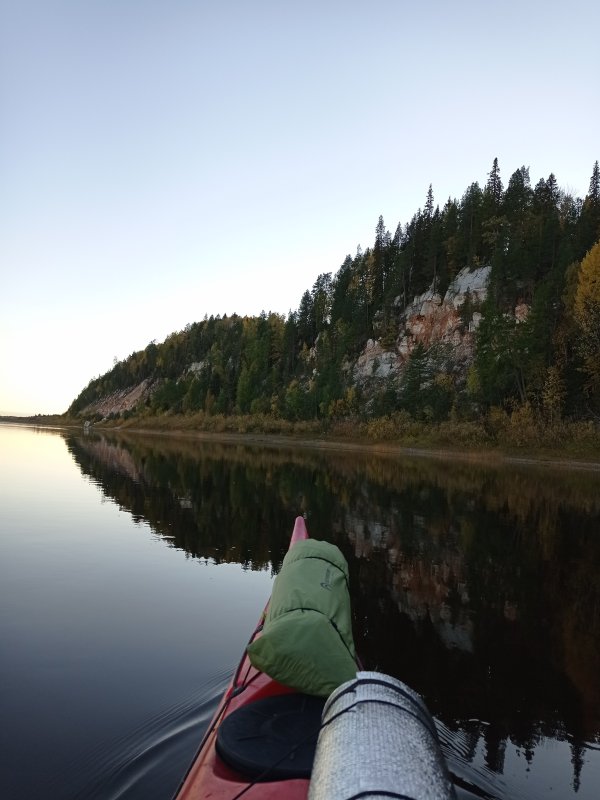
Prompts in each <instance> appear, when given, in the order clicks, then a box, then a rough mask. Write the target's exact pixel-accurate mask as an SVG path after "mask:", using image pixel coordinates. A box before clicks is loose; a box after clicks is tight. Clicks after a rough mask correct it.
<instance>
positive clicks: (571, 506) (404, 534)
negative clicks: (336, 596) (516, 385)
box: [67, 436, 600, 785]
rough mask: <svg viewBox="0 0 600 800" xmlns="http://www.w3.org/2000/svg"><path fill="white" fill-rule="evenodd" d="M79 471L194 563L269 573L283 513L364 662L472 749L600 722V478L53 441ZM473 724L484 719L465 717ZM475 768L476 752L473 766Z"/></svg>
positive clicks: (227, 449)
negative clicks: (350, 622)
mask: <svg viewBox="0 0 600 800" xmlns="http://www.w3.org/2000/svg"><path fill="white" fill-rule="evenodd" d="M67 443H68V446H69V449H70V450H71V452H72V454H73V456H74V458H75V460H76V461H77V463H78V464H79V465H80V467H81V469H82V471H83V472H84V473H86V474H88V475H90V476H92V477H93V478H94V480H96V481H97V482H98V483H99V484H100V485H101V486H102V488H103V490H104V491H105V493H106V494H107V495H109V496H110V497H112V498H113V499H114V500H115V501H116V502H117V503H119V505H121V506H122V507H123V508H126V509H128V510H130V511H131V513H132V514H133V515H134V517H137V518H144V519H146V520H148V522H149V523H150V525H151V526H152V527H153V529H154V530H156V531H157V532H158V533H160V534H163V535H166V536H169V537H173V538H171V539H170V540H169V541H171V542H173V544H174V545H175V546H177V547H180V548H183V549H184V550H186V551H187V552H188V553H190V554H191V555H192V556H194V557H198V556H203V557H211V558H213V559H215V560H216V561H222V560H227V561H237V562H241V563H243V564H245V565H247V566H249V567H252V568H264V567H265V566H267V565H268V564H269V563H272V564H273V565H274V568H275V569H277V568H278V566H279V564H280V563H281V560H282V558H283V555H284V553H285V549H286V547H287V541H288V536H289V532H290V529H291V524H292V521H293V517H294V516H295V515H296V514H297V513H302V512H307V513H308V518H309V529H310V530H311V533H312V535H313V536H315V537H317V538H329V539H332V540H334V541H336V543H337V544H338V545H339V546H340V547H341V548H342V550H343V551H344V553H345V555H346V557H347V558H348V561H349V564H350V570H351V580H352V590H353V603H354V613H355V634H356V639H357V646H358V648H359V650H360V651H361V654H362V657H363V660H364V662H365V665H366V666H367V667H377V668H379V669H382V670H384V671H386V672H389V673H391V674H393V675H397V676H398V677H400V678H401V679H403V680H405V681H406V682H408V683H409V684H411V685H413V686H414V687H415V688H416V689H417V690H418V691H420V692H421V693H422V694H423V695H424V697H425V698H426V700H427V702H428V704H429V705H430V707H431V708H432V710H433V711H434V713H435V714H436V715H437V716H438V717H439V718H440V719H441V720H443V721H444V723H445V724H446V725H447V726H448V727H449V728H450V729H451V730H454V731H459V730H460V731H461V735H462V737H463V739H464V741H465V742H467V741H468V742H470V743H471V744H470V746H469V747H468V748H467V751H468V752H471V753H472V754H474V753H475V750H476V747H477V743H478V742H479V741H482V742H483V744H484V750H485V762H486V766H487V767H488V769H490V770H492V771H496V772H502V770H503V759H504V753H505V749H506V745H507V742H508V741H511V742H512V743H513V744H515V745H517V746H519V747H520V748H521V750H522V751H523V753H524V754H525V756H526V758H528V759H531V758H533V757H534V751H535V748H536V746H537V744H538V743H539V742H540V740H541V739H543V738H546V737H554V738H557V737H558V738H560V739H568V740H569V741H570V742H571V744H572V751H573V769H574V785H575V784H577V782H578V781H579V780H580V777H579V776H580V773H581V765H582V763H583V757H582V753H581V746H580V744H579V743H581V741H583V740H586V739H587V740H589V739H593V738H597V737H598V731H599V729H600V723H599V717H600V689H599V683H598V679H597V676H598V674H600V645H599V642H600V577H599V576H600V537H599V536H598V530H599V526H598V521H599V518H600V492H599V491H598V488H599V486H600V479H599V477H598V476H597V475H594V474H590V473H584V472H579V473H568V472H556V471H552V470H551V469H545V470H543V471H539V472H536V471H533V470H530V469H524V468H523V469H518V468H515V467H511V468H506V467H505V468H500V467H498V466H496V467H494V466H491V465H483V464H480V463H459V464H457V463H452V464H449V463H448V462H442V461H435V460H426V459H398V458H389V457H387V458H386V457H381V458H375V457H373V456H372V455H361V454H358V453H354V452H353V453H351V454H350V455H348V454H344V453H332V452H328V453H323V452H319V451H317V450H305V451H301V450H299V449H297V450H295V451H288V450H284V449H282V448H276V447H272V448H269V449H267V448H250V447H247V446H244V445H225V444H216V443H210V444H208V443H198V442H197V441H193V440H189V441H186V440H176V441H172V440H168V439H162V438H141V437H133V436H130V437H128V438H127V439H116V438H115V439H111V440H107V439H95V438H94V437H91V438H90V437H87V438H85V439H79V438H77V437H74V436H70V437H69V438H68V439H67ZM473 720H482V721H484V722H485V724H479V723H476V722H473ZM471 757H472V755H471Z"/></svg>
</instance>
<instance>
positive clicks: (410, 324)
mask: <svg viewBox="0 0 600 800" xmlns="http://www.w3.org/2000/svg"><path fill="white" fill-rule="evenodd" d="M490 272H491V267H489V266H486V267H480V268H479V269H476V270H473V271H470V270H469V268H468V267H465V268H464V269H462V270H461V271H460V272H459V273H458V275H457V276H456V278H455V279H454V280H453V281H452V283H451V284H450V285H449V286H448V289H447V291H446V294H445V295H444V297H443V298H442V297H441V296H440V295H439V294H438V293H437V292H436V291H435V289H434V287H433V286H431V287H430V288H429V289H428V290H427V291H426V292H423V294H421V295H418V296H416V297H415V298H414V300H413V301H412V302H411V303H409V304H408V305H407V306H406V307H405V308H402V307H401V305H402V304H401V298H399V297H397V298H396V300H395V302H394V305H395V308H396V320H397V330H398V333H397V337H396V342H395V347H394V349H393V350H384V349H383V347H382V346H381V344H380V343H379V342H378V341H374V340H373V339H369V341H368V342H367V344H366V346H365V349H364V350H363V352H362V353H361V354H360V356H359V357H358V359H357V361H356V364H355V365H354V370H353V375H354V379H355V381H356V382H358V383H361V384H363V385H364V384H365V383H367V382H371V381H375V382H377V380H378V379H379V381H383V380H384V379H387V380H390V379H391V380H398V379H400V378H401V376H402V372H403V369H404V367H405V365H406V362H407V361H408V359H409V358H410V355H411V353H412V351H413V350H414V349H415V347H416V346H417V345H418V344H422V345H423V347H424V348H425V349H426V350H429V348H431V347H432V346H433V345H436V344H441V345H446V346H447V349H448V350H449V352H450V355H451V361H452V362H453V364H454V371H455V372H458V373H463V374H466V370H467V368H468V366H469V365H470V363H471V362H472V360H473V356H474V345H475V332H476V330H477V328H478V327H479V324H480V322H481V319H482V315H481V312H480V311H477V310H471V307H472V306H476V307H478V306H480V305H481V303H482V302H483V301H484V300H485V299H486V297H487V285H488V281H489V277H490ZM467 299H468V300H469V302H470V304H471V305H470V306H469V307H468V308H463V306H464V304H465V302H466V301H467ZM521 313H524V312H521Z"/></svg>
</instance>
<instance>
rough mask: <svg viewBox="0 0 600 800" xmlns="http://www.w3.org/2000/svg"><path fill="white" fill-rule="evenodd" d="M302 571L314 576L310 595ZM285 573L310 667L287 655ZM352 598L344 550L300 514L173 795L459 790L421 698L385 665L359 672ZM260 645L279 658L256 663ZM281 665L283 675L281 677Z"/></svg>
mask: <svg viewBox="0 0 600 800" xmlns="http://www.w3.org/2000/svg"><path fill="white" fill-rule="evenodd" d="M296 545H298V546H296ZM294 548H295V549H294ZM302 559H304V565H300V566H299V564H300V562H301V561H302ZM294 570H296V571H295V572H294ZM298 570H304V575H306V574H309V580H308V581H307V582H306V584H307V585H308V589H307V592H308V593H306V592H304V593H303V591H304V589H305V588H306V586H303V584H302V581H301V580H299V579H298V574H299V573H298ZM315 570H321V572H315ZM286 571H287V575H288V578H286V579H283V578H282V576H283V575H284V573H286ZM311 571H312V572H311ZM290 574H292V575H293V577H292V585H291V594H289V595H288V597H287V598H286V600H285V602H284V604H283V605H284V608H283V611H284V613H283V616H285V615H286V614H288V612H289V615H288V616H289V618H288V620H287V621H285V622H284V625H283V627H285V626H286V625H287V626H288V630H291V632H292V633H291V637H289V635H288V640H289V638H291V639H292V640H293V641H294V644H295V646H296V648H297V649H298V648H299V650H300V651H301V653H302V656H301V658H300V661H302V658H304V657H305V656H306V661H307V662H308V664H309V669H308V677H307V675H306V670H305V674H304V676H301V677H300V678H298V676H297V675H296V674H295V673H294V672H291V673H290V672H289V670H288V671H287V672H286V666H287V664H288V662H290V660H291V657H290V650H289V649H286V648H287V647H288V645H287V644H286V639H285V636H284V637H283V638H282V636H281V630H280V629H281V627H282V625H281V618H282V615H281V614H280V615H279V616H278V614H279V611H278V609H279V610H281V589H280V587H281V586H282V585H284V584H285V580H288V583H289V575H290ZM316 576H317V577H316ZM294 581H295V582H294ZM336 583H337V587H338V589H340V585H341V594H340V593H339V592H338V594H337V597H336V588H335V587H336ZM311 592H312V594H311ZM318 595H320V596H321V598H324V600H319V598H318ZM340 597H341V600H340ZM290 598H291V600H290ZM278 603H279V606H278ZM286 603H287V606H286ZM319 603H325V605H322V604H321V605H319ZM327 603H329V605H327ZM288 606H289V607H288ZM345 606H347V607H345ZM349 606H350V598H349V589H348V572H347V563H346V561H345V559H344V557H343V555H342V554H341V552H340V551H339V550H338V549H337V548H336V547H335V546H334V545H331V544H329V543H326V542H319V541H318V540H314V539H310V538H309V535H308V531H307V529H306V524H305V521H304V519H303V518H302V517H297V518H296V520H295V523H294V529H293V532H292V536H291V539H290V545H289V549H288V553H287V555H286V558H285V559H284V563H283V566H282V569H281V571H280V573H279V575H278V576H277V578H276V580H275V583H274V586H273V592H272V595H271V598H270V600H269V602H268V603H267V605H266V606H265V609H264V611H263V613H262V615H261V617H260V619H259V621H258V625H257V626H256V629H255V630H254V631H253V633H252V636H251V637H250V640H249V642H248V645H247V647H246V649H245V650H244V653H243V655H242V658H241V660H240V662H239V664H238V666H237V669H236V670H235V673H234V675H233V678H232V679H231V682H230V683H229V686H228V687H227V689H226V691H225V694H224V695H223V698H222V699H221V702H220V703H219V706H218V708H217V710H216V712H215V715H214V717H213V719H212V721H211V723H210V725H209V727H208V729H207V731H206V733H205V734H204V736H203V738H202V741H201V742H200V745H199V747H198V750H197V752H196V755H195V756H194V758H193V760H192V763H191V765H190V767H189V769H188V771H187V773H186V775H185V776H184V778H183V780H182V782H181V784H180V786H179V788H178V790H177V792H176V793H175V796H174V798H173V800H205V798H211V800H238V798H242V797H244V798H247V800H272V799H274V798H285V800H306V798H308V800H349V798H354V797H365V798H366V797H396V798H405V800H406V798H412V799H413V800H426V799H427V800H430V799H431V798H435V799H436V800H452V798H455V792H454V787H453V785H452V782H451V781H450V778H449V775H448V771H447V766H446V763H445V760H444V758H443V755H442V753H441V749H440V746H439V741H438V738H437V732H436V728H435V723H434V722H433V720H432V718H431V716H430V714H429V712H428V710H427V708H426V706H425V704H424V702H423V700H422V699H421V698H420V696H419V695H418V694H417V693H416V692H414V691H413V690H412V689H411V688H410V687H408V686H407V685H406V684H403V683H402V682H401V681H399V680H397V679H395V678H392V677H390V676H389V675H384V674H382V673H378V672H364V671H361V666H360V663H359V662H358V659H356V656H355V653H354V645H353V643H352V641H351V638H352V634H351V630H350V631H349V625H350V627H351V623H350V613H349ZM323 620H325V621H323ZM332 631H334V633H332ZM327 632H328V633H327ZM273 636H274V638H271V639H269V637H273ZM327 636H332V637H333V638H332V639H327V638H326V637H327ZM303 637H304V638H303ZM324 637H325V638H324ZM336 637H337V638H336ZM266 642H269V645H268V647H267V646H265V643H266ZM340 642H342V644H340ZM344 648H345V649H344ZM261 649H262V651H263V653H262V655H261ZM346 651H347V652H346ZM265 653H267V655H269V654H270V655H271V656H273V653H274V654H275V661H274V662H273V661H271V662H269V660H268V658H267V660H266V661H265V662H262V661H261V660H260V659H261V658H262V657H263V656H264V654H265ZM263 663H266V664H269V666H268V669H267V668H264V669H263V668H261V666H262V664H263ZM311 670H312V672H311ZM319 670H320V672H319ZM268 673H270V674H268ZM313 673H314V674H313ZM270 675H272V676H274V677H271V676H270ZM282 675H283V676H290V679H289V681H283V680H277V678H281V676H282ZM323 675H325V677H323ZM315 676H316V677H315ZM329 679H331V680H329ZM328 681H329V682H328ZM292 684H295V686H294V685H292Z"/></svg>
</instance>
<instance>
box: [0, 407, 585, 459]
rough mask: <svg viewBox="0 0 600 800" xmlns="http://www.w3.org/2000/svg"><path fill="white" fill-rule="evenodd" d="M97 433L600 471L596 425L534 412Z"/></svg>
mask: <svg viewBox="0 0 600 800" xmlns="http://www.w3.org/2000/svg"><path fill="white" fill-rule="evenodd" d="M0 422H5V423H6V422H8V423H20V424H27V425H39V426H41V427H68V428H73V427H83V422H82V421H81V420H78V419H74V418H69V417H67V416H58V415H47V416H42V415H36V416H34V417H0ZM92 427H93V428H94V429H97V430H102V431H112V432H118V431H121V432H128V433H136V434H146V435H147V434H153V435H168V436H177V437H185V438H198V439H213V440H216V439H219V440H221V441H231V442H236V443H247V444H260V445H263V446H265V445H267V446H281V447H299V446H300V447H309V448H312V449H315V448H318V449H323V450H338V451H339V450H344V451H370V452H375V453H378V454H382V455H395V454H410V455H418V456H426V457H436V458H444V459H448V458H460V459H468V460H470V461H474V460H475V461H482V462H495V463H498V462H505V463H519V464H548V465H555V466H562V467H567V468H570V469H586V470H593V471H596V470H598V471H600V427H599V426H598V425H596V424H594V423H592V422H558V423H554V424H553V425H542V424H540V423H539V421H536V420H535V419H534V418H533V415H532V414H531V413H527V410H526V409H525V410H524V412H521V413H518V412H514V413H513V414H512V415H508V414H505V413H503V412H500V411H497V410H496V412H495V413H493V414H491V415H489V416H488V417H486V418H485V419H484V420H481V421H479V420H478V421H459V420H454V421H452V420H450V421H447V422H442V423H431V424H427V423H422V422H416V421H414V420H413V419H412V418H411V417H410V416H409V415H407V414H403V413H399V414H394V415H391V416H390V417H383V418H377V419H373V420H369V421H366V422H365V421H359V420H347V419H344V420H339V421H327V422H321V421H302V422H289V421H287V420H282V419H277V418H273V417H269V416H267V415H247V416H229V417H225V416H220V415H207V414H203V413H200V414H193V415H182V414H179V415H175V414H173V415H169V414H164V415H160V416H157V415H143V416H137V415H136V416H132V417H130V418H129V419H127V420H123V419H113V420H104V421H100V422H97V423H95V424H94V425H93V426H92Z"/></svg>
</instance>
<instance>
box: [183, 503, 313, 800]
mask: <svg viewBox="0 0 600 800" xmlns="http://www.w3.org/2000/svg"><path fill="white" fill-rule="evenodd" d="M308 538H309V536H308V531H307V529H306V524H305V521H304V519H303V517H297V518H296V521H295V524H294V529H293V532H292V536H291V539H290V548H292V547H293V546H294V545H295V544H296V542H299V541H302V540H305V539H308ZM267 609H268V603H267V606H266V607H265V610H264V611H263V613H262V615H261V617H260V619H259V622H258V625H257V626H256V629H255V630H254V631H253V633H252V636H251V637H250V640H249V644H250V643H252V642H253V641H254V640H255V639H256V638H257V637H258V636H260V634H261V631H262V626H263V621H264V619H265V616H266V613H267ZM295 694H297V693H296V691H295V690H294V689H292V688H291V687H289V686H285V685H283V684H281V683H279V682H278V681H275V680H273V679H272V678H270V677H269V676H268V675H266V674H265V673H264V672H260V671H259V670H257V669H255V668H254V667H253V666H252V664H251V663H250V659H249V657H248V654H247V652H246V650H244V654H243V655H242V658H241V660H240V662H239V664H238V667H237V669H236V671H235V673H234V675H233V678H232V679H231V682H230V683H229V686H228V687H227V689H226V691H225V694H224V695H223V698H222V700H221V702H220V703H219V706H218V708H217V710H216V712H215V715H214V717H213V719H212V722H211V723H210V725H209V727H208V730H207V731H206V733H205V734H204V737H203V739H202V741H201V743H200V746H199V748H198V751H197V753H196V755H195V757H194V759H193V761H192V764H191V765H190V767H189V769H188V772H187V774H186V776H185V777H184V780H183V781H182V784H181V786H180V788H179V789H178V791H177V792H176V795H175V797H176V798H177V800H199V799H200V798H211V800H213V799H214V800H234V798H236V797H238V796H243V797H246V798H248V800H252V798H260V799H261V800H270V798H281V797H282V796H283V795H282V793H283V792H285V797H286V800H305V798H306V797H307V795H308V787H309V778H288V779H286V780H285V789H284V788H283V787H282V782H281V781H280V780H277V781H272V782H264V781H261V782H256V783H254V782H253V779H252V778H250V779H249V778H248V777H246V776H245V775H243V774H242V773H241V772H240V771H239V770H236V769H234V768H232V767H231V766H229V765H228V764H227V763H225V761H224V760H223V758H222V757H221V756H220V755H219V753H218V752H217V734H218V732H219V728H220V726H222V725H223V722H224V721H225V720H226V719H227V718H229V717H231V715H232V714H234V713H235V712H236V711H238V710H239V709H241V708H243V707H248V706H250V705H252V704H253V703H256V702H258V701H263V700H266V699H268V698H278V697H282V696H284V695H295ZM241 792H244V794H243V795H241V794H240V793H241Z"/></svg>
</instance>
